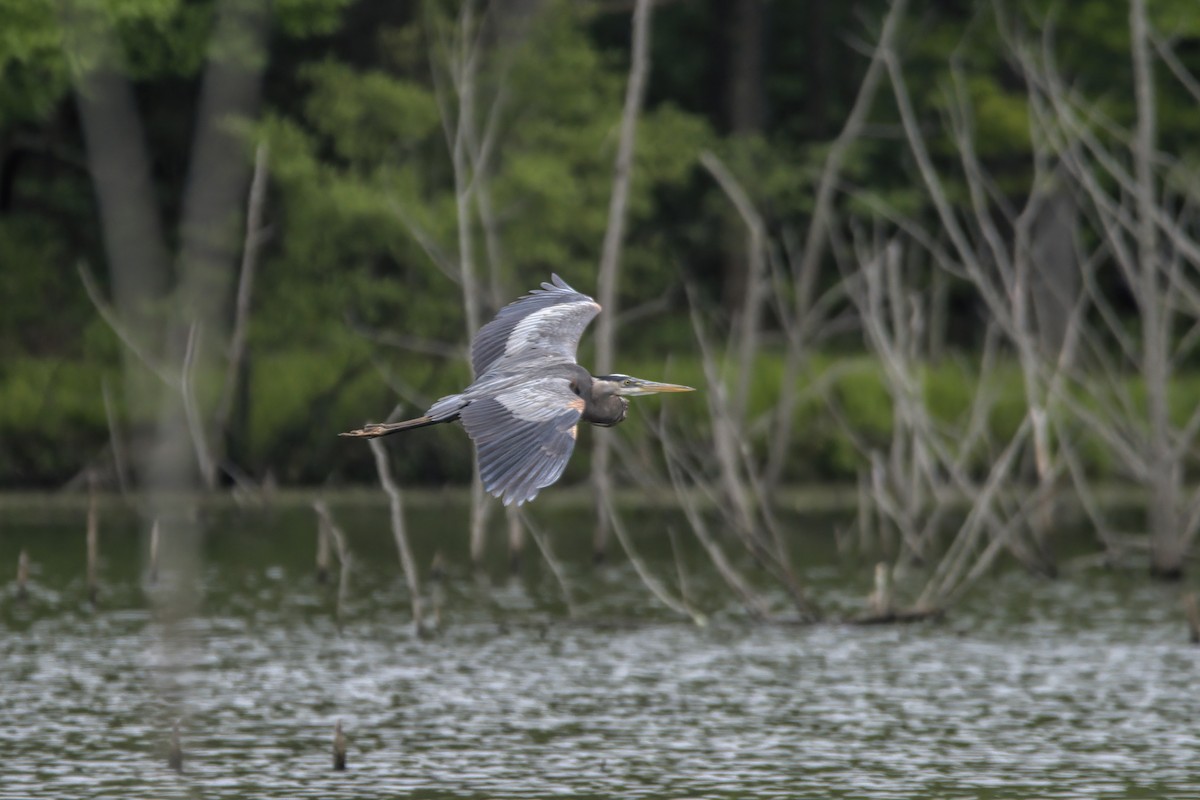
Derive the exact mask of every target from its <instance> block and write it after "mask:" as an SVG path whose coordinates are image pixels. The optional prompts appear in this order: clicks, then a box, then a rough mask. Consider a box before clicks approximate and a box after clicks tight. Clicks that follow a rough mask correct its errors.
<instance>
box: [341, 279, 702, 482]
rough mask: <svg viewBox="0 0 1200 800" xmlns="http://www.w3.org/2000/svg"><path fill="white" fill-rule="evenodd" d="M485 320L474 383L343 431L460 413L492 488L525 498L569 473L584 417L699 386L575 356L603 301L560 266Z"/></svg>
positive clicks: (594, 420) (415, 423)
mask: <svg viewBox="0 0 1200 800" xmlns="http://www.w3.org/2000/svg"><path fill="white" fill-rule="evenodd" d="M552 280H553V283H543V284H542V288H541V289H534V290H533V291H532V292H530V293H529V294H527V295H525V296H524V297H522V298H520V299H519V300H515V301H514V302H512V303H510V304H509V305H507V306H505V307H504V308H502V309H500V313H498V314H496V318H495V319H493V320H492V321H491V322H489V323H488V324H487V325H484V326H483V327H482V328H480V330H479V333H478V334H476V336H475V341H474V342H473V343H472V344H471V364H472V366H473V367H474V368H475V375H476V376H477V377H476V378H475V381H474V383H472V384H471V385H470V386H468V387H467V388H466V389H464V390H463V391H462V392H460V393H458V394H452V395H448V396H446V397H443V398H442V399H440V400H438V401H437V402H436V403H434V404H433V405H432V406H430V407H429V410H428V411H426V412H425V414H424V415H423V416H420V417H417V418H416V419H410V420H405V421H404V422H384V423H372V424H369V425H366V426H365V427H363V428H360V429H358V430H354V431H347V432H346V433H343V434H341V435H342V436H357V437H365V438H368V439H373V438H375V437H377V436H387V435H388V434H392V433H397V432H398V431H406V430H411V429H413V428H423V427H425V426H426V425H437V424H438V423H441V422H453V421H454V420H456V419H457V420H462V424H463V427H464V428H466V429H467V434H468V435H470V437H471V439H473V440H474V442H475V447H476V449H477V451H478V453H479V476H480V478H481V479H482V480H483V485H484V488H486V489H487V490H488V491H489V492H491V493H492V494H494V495H495V496H496V497H499V498H500V499H501V500H502V501H503V502H504V505H510V504H512V503H516V504H517V505H520V504H522V503H526V502H528V501H530V500H532V499H533V498H535V497H537V493H538V491H539V490H541V489H544V488H546V487H547V486H549V485H550V484H552V483H554V482H555V481H557V480H558V479H559V478H561V477H562V474H563V470H564V469H566V466H567V460H568V459H570V457H571V452H572V451H573V450H574V449H575V437H576V435H577V433H578V423H579V422H580V420H582V421H584V422H590V423H591V424H593V425H601V426H604V427H611V426H613V425H616V424H617V423H619V422H620V421H621V420H623V419H625V412H626V411H627V410H628V408H629V401H628V400H627V399H625V398H627V397H637V396H639V395H646V394H656V393H658V392H691V391H695V390H694V389H692V387H690V386H679V385H677V384H674V383H658V382H657V381H647V380H643V379H641V378H634V377H631V376H629V375H621V374H614V375H596V376H593V375H591V374H590V373H589V372H588V371H587V370H586V369H584V368H583V367H581V366H579V364H577V363H575V350H576V349H577V348H578V347H579V338H580V337H581V336H582V335H583V330H584V328H586V327H587V325H588V323H589V322H591V321H592V319H593V318H594V317H595V316H596V315H597V314H599V313H600V304H599V303H597V302H596V301H595V300H593V299H592V298H590V297H588V296H587V295H586V294H583V293H581V292H577V291H575V290H574V289H572V288H571V287H570V286H568V285H567V283H566V281H564V280H563V279H562V278H560V277H558V276H557V275H553V276H552Z"/></svg>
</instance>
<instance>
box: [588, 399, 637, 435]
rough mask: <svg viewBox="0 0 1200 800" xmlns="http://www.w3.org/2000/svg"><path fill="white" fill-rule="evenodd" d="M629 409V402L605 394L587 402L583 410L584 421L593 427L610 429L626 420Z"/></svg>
mask: <svg viewBox="0 0 1200 800" xmlns="http://www.w3.org/2000/svg"><path fill="white" fill-rule="evenodd" d="M628 409H629V401H628V400H626V399H625V398H624V397H621V396H620V395H616V394H605V395H601V396H599V397H593V398H591V399H589V400H587V403H586V405H585V406H584V409H583V419H584V421H585V422H590V423H592V424H593V425H600V426H602V427H605V428H610V427H612V426H613V425H616V424H617V423H618V422H620V421H621V420H623V419H625V412H626V411H627V410H628Z"/></svg>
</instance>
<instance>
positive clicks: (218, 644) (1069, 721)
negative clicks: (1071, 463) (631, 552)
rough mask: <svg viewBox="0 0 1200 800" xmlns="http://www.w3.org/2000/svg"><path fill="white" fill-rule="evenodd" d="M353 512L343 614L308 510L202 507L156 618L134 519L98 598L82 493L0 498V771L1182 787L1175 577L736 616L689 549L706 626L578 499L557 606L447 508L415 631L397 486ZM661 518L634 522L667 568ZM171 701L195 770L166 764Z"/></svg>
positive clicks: (815, 558)
mask: <svg viewBox="0 0 1200 800" xmlns="http://www.w3.org/2000/svg"><path fill="white" fill-rule="evenodd" d="M339 516H340V517H341V518H342V521H343V525H344V527H345V528H346V531H347V534H348V536H349V539H350V546H351V550H352V552H353V553H354V556H355V561H354V570H353V573H352V578H351V584H350V587H349V591H348V600H349V602H348V605H347V607H346V609H345V610H344V624H343V625H342V627H341V629H340V631H339V628H338V626H337V624H336V623H335V620H334V616H333V597H334V591H333V589H332V588H331V587H329V586H322V585H319V584H318V583H317V582H316V580H315V578H314V574H313V569H312V553H313V538H314V534H313V531H314V526H313V522H312V519H311V513H310V512H307V511H305V510H303V509H295V510H292V511H281V512H278V513H275V514H271V515H264V514H255V515H248V516H238V515H233V514H228V515H225V516H223V517H222V518H220V519H218V520H215V521H213V522H212V523H211V524H210V525H209V531H210V532H209V534H208V535H207V537H206V539H205V541H204V545H203V554H204V561H205V566H204V574H203V584H204V600H203V605H202V610H201V612H200V614H199V615H198V616H196V617H195V618H193V619H191V620H190V621H188V622H187V623H186V625H185V626H184V628H183V629H182V630H179V629H174V630H172V631H171V632H170V633H168V632H167V629H166V624H165V623H162V622H159V621H156V617H155V614H154V612H153V611H152V609H151V607H150V605H149V603H148V602H147V600H146V594H145V590H144V586H143V575H142V574H141V561H140V552H141V546H142V543H141V540H140V538H139V536H138V534H137V533H136V530H135V527H134V525H133V523H132V521H131V520H129V519H127V518H126V519H123V520H122V519H121V518H119V517H118V518H116V519H111V520H109V519H106V520H105V524H104V526H103V528H102V539H101V542H102V543H101V549H102V552H103V553H104V555H105V560H104V562H103V565H102V566H103V570H102V573H101V576H102V581H103V584H102V591H101V596H100V602H99V605H98V607H97V608H95V609H92V608H91V607H90V606H89V604H88V603H87V601H86V589H85V586H84V582H83V575H84V544H83V537H82V535H81V532H80V531H81V530H82V521H81V520H82V518H81V515H80V514H76V513H73V512H65V511H64V512H59V513H55V514H45V513H39V514H36V515H31V516H26V517H20V516H17V517H14V516H12V515H8V516H4V517H0V565H2V566H0V568H2V569H3V570H4V573H5V574H6V581H7V580H8V579H9V577H8V576H11V575H12V574H13V573H12V572H10V571H9V565H13V569H14V571H15V564H16V554H17V552H19V550H20V549H21V548H26V549H28V551H29V553H30V556H31V557H32V560H33V562H34V564H35V567H36V569H35V572H34V576H33V584H32V587H31V597H30V599H29V600H28V602H26V603H25V604H23V605H22V604H17V603H16V602H15V601H14V599H13V596H12V588H13V587H12V585H11V583H6V584H4V589H3V603H4V606H3V610H2V611H0V753H3V754H4V759H3V763H2V765H0V797H2V798H16V797H29V796H32V797H89V798H91V797H97V798H100V797H103V798H127V797H150V796H153V797H192V796H199V797H205V798H242V797H245V798H252V797H253V798H293V797H322V798H328V797H346V798H350V797H355V798H359V797H361V798H385V797H386V798H392V797H409V796H413V797H425V798H481V797H523V798H524V797H539V798H540V797H549V796H553V795H562V796H571V797H596V798H599V797H614V798H615V797H622V798H625V797H663V798H665V797H682V796H690V797H710V798H717V797H720V798H744V797H789V798H797V797H798V798H842V797H845V798H895V797H939V798H1034V797H1038V798H1050V797H1064V798H1065V797H1070V798H1193V797H1200V648H1195V647H1193V646H1189V645H1188V644H1187V642H1186V639H1185V637H1184V635H1183V630H1182V623H1181V622H1180V621H1179V618H1178V616H1179V615H1178V610H1177V608H1176V601H1175V597H1176V596H1177V593H1178V591H1179V589H1178V587H1161V586H1156V585H1153V584H1149V583H1145V582H1143V581H1142V580H1141V579H1140V577H1136V578H1134V577H1130V576H1121V575H1112V574H1104V575H1098V576H1097V575H1091V576H1078V577H1072V578H1070V579H1064V580H1061V581H1057V582H1045V581H1037V580H1035V579H1032V578H1028V577H1026V576H1024V575H1022V574H1015V573H1014V574H1007V575H1003V576H1000V577H998V578H996V579H994V580H993V581H992V582H990V583H988V584H987V585H986V586H985V587H984V588H982V589H981V590H980V591H978V592H976V594H975V595H974V596H973V597H971V598H970V599H969V600H968V601H967V603H966V604H965V605H964V606H963V607H962V608H961V609H957V610H956V612H955V613H954V614H952V615H951V616H950V617H949V618H948V619H947V620H946V621H944V622H942V623H938V624H930V625H914V626H904V627H882V628H856V627H851V626H842V625H832V624H831V625H816V626H807V627H804V626H789V625H751V624H746V623H745V622H744V621H742V620H741V618H740V615H739V614H738V613H737V610H736V607H735V606H733V605H732V604H731V603H730V602H729V601H728V600H727V599H725V593H724V592H723V591H722V590H721V589H720V587H719V586H717V585H716V583H715V582H714V578H713V576H712V574H711V572H712V571H711V569H708V568H706V567H705V566H704V564H703V562H702V561H701V560H700V558H699V555H698V554H697V553H695V552H692V551H691V550H690V549H689V551H688V552H686V553H684V554H683V555H682V557H681V562H682V564H683V565H684V568H685V570H686V574H687V584H688V588H689V594H690V596H691V597H692V598H693V599H694V601H695V602H697V603H698V604H700V605H702V606H704V607H705V610H706V611H707V612H709V613H710V614H711V615H712V620H713V621H712V623H711V624H710V625H709V626H707V627H705V628H697V627H695V626H694V625H692V624H690V623H688V622H684V621H679V620H677V619H675V618H673V617H672V616H671V615H670V613H669V612H666V611H664V610H662V609H660V608H658V607H657V606H656V605H655V603H654V601H653V599H652V598H651V597H650V596H649V594H648V593H647V592H646V591H645V589H644V588H642V587H641V586H640V584H639V583H638V581H637V579H636V576H635V575H634V574H633V572H632V570H631V569H630V568H629V567H628V566H627V565H626V564H625V563H624V562H623V560H621V559H613V561H614V562H615V563H613V564H610V565H607V566H604V567H602V568H600V569H594V568H593V567H592V566H591V564H590V560H589V559H588V557H587V549H588V544H589V543H588V536H587V535H586V533H585V530H586V525H585V524H581V523H585V522H586V517H585V516H580V517H579V518H575V519H573V518H571V517H570V516H569V515H564V516H560V517H551V518H548V519H546V520H545V525H544V527H546V528H547V530H548V532H550V533H551V534H552V538H553V542H554V547H555V550H556V551H557V552H559V554H560V556H561V558H562V560H563V562H564V569H565V570H566V572H567V575H568V579H569V583H570V585H571V589H572V591H573V593H574V595H575V600H576V602H577V605H578V607H579V614H578V616H577V618H576V619H573V620H572V619H569V618H568V617H567V615H566V613H565V605H564V603H563V600H562V594H561V591H560V589H559V586H558V584H557V582H556V581H555V580H554V578H553V576H552V575H551V574H550V572H549V571H548V570H547V569H545V567H544V566H543V565H542V564H540V563H539V562H538V559H537V558H535V555H534V552H531V553H530V554H529V555H528V556H527V558H526V563H525V564H524V567H523V570H522V574H521V575H520V576H519V577H516V578H510V577H508V576H507V569H506V568H505V563H506V558H505V556H504V554H503V553H502V552H500V549H501V548H500V547H499V546H498V547H497V548H496V552H495V553H494V556H495V559H494V561H495V563H494V564H493V565H492V566H491V571H490V573H489V574H488V576H486V577H482V578H481V577H474V576H472V574H471V572H470V571H469V570H468V569H467V568H466V567H465V557H464V556H463V549H464V548H463V543H462V542H460V541H459V540H460V539H461V538H462V536H461V534H459V533H457V532H455V531H457V530H458V529H459V527H460V525H459V520H458V518H457V517H455V516H454V515H453V514H451V515H450V516H451V518H450V519H449V520H447V519H441V518H439V517H438V516H435V515H434V514H432V513H430V512H425V513H424V514H420V513H418V514H415V515H413V516H414V526H413V527H414V536H415V538H416V540H417V541H416V549H417V553H418V558H419V560H420V561H421V563H422V565H423V567H427V566H428V564H429V558H430V557H431V555H432V553H433V551H434V550H435V549H444V550H445V551H446V554H447V562H448V565H449V566H448V574H447V577H446V579H445V580H444V581H443V582H442V584H441V585H439V586H436V587H433V586H431V585H427V586H426V594H427V595H429V596H430V598H433V597H434V596H435V593H436V596H437V598H438V604H439V606H440V613H441V616H442V621H443V630H442V632H441V633H440V634H439V635H437V636H436V637H433V638H427V639H422V638H418V637H416V636H415V635H414V634H413V632H412V629H411V626H410V625H409V624H408V619H409V617H408V612H407V604H406V599H405V594H404V586H403V583H402V582H401V581H400V578H399V575H398V573H399V568H398V566H397V564H396V559H395V553H394V549H393V546H392V541H391V536H390V532H389V531H388V530H387V529H386V527H385V526H386V515H385V513H384V511H383V510H382V509H380V508H377V507H373V508H365V509H357V510H342V511H340V512H339ZM660 522H661V520H658V521H656V522H654V523H652V524H648V525H647V526H646V527H645V529H644V530H642V531H641V533H640V534H639V537H638V541H639V546H640V547H641V548H642V549H643V552H644V554H645V556H646V558H647V559H648V562H649V565H650V566H651V568H653V569H654V570H655V571H656V574H658V575H659V576H660V577H661V578H662V579H663V580H664V581H667V582H673V581H675V580H676V575H677V566H676V563H675V560H674V559H673V558H672V556H671V550H670V546H669V544H668V543H667V542H666V537H665V536H664V535H663V534H662V533H661V531H662V530H663V526H662V525H661V524H659V523H660ZM805 527H806V528H808V529H811V530H810V533H809V535H807V536H805V537H804V538H803V539H801V540H799V541H798V542H797V543H796V556H797V561H798V562H799V563H802V564H804V565H807V566H805V567H804V570H805V571H806V573H807V576H808V578H809V580H810V582H811V583H813V584H814V586H815V588H816V591H817V593H818V595H819V596H821V597H822V598H823V599H826V600H828V601H830V602H832V604H833V605H834V606H835V607H836V606H838V605H839V604H840V605H841V606H842V607H844V608H847V609H849V608H852V607H853V604H854V603H857V602H858V600H857V598H860V597H861V596H862V595H864V594H865V593H866V591H867V589H868V588H869V587H868V583H869V572H870V570H869V567H868V566H867V565H856V564H848V563H843V562H840V561H838V560H837V559H836V557H835V556H834V554H833V552H832V549H831V547H830V546H829V541H828V540H829V536H828V535H827V534H824V533H822V531H821V526H820V525H819V524H816V523H813V524H810V525H806V526H805ZM681 530H682V528H681ZM423 572H425V573H427V572H428V570H427V569H423ZM425 577H426V578H428V575H425ZM172 643H174V644H172ZM177 717H179V718H181V719H182V724H181V735H182V740H183V745H184V748H185V751H186V762H185V771H184V774H183V775H176V774H175V773H174V772H172V771H170V770H169V769H167V767H166V761H165V751H166V742H167V736H168V733H169V730H170V727H171V724H172V722H173V720H174V719H176V718H177ZM336 720H341V721H342V723H343V725H344V727H345V729H346V731H347V733H348V736H349V740H350V752H349V769H348V770H347V771H346V772H342V773H338V772H334V771H332V769H331V763H330V755H329V750H330V742H331V737H332V726H333V724H334V722H335V721H336Z"/></svg>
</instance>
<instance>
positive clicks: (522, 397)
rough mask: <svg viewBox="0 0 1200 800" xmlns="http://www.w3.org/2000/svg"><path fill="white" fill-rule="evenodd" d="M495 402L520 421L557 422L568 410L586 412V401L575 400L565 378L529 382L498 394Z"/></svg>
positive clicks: (577, 398)
mask: <svg viewBox="0 0 1200 800" xmlns="http://www.w3.org/2000/svg"><path fill="white" fill-rule="evenodd" d="M496 402H497V403H499V404H500V405H502V406H504V407H505V408H507V409H508V410H509V412H510V413H511V414H512V415H513V416H514V417H516V418H517V419H522V420H526V421H529V422H543V421H545V420H550V419H555V418H557V417H559V416H561V415H562V414H563V412H564V411H567V410H569V409H577V410H579V412H580V413H582V412H583V399H582V398H580V397H577V396H575V394H574V393H573V392H572V391H571V390H570V389H569V388H568V383H567V381H566V380H565V379H563V378H541V379H534V380H531V381H526V382H525V383H522V384H521V385H520V386H518V387H516V388H515V389H513V390H511V391H508V392H503V393H501V394H497V395H496Z"/></svg>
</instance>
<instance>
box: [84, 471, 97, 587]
mask: <svg viewBox="0 0 1200 800" xmlns="http://www.w3.org/2000/svg"><path fill="white" fill-rule="evenodd" d="M99 560H100V511H99V509H97V507H96V487H95V479H94V478H93V477H92V475H90V474H89V476H88V513H87V587H88V601H89V602H90V603H91V604H92V605H95V604H96V598H97V597H98V595H99V581H98V577H97V576H98V572H99V567H98V563H97V562H99Z"/></svg>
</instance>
